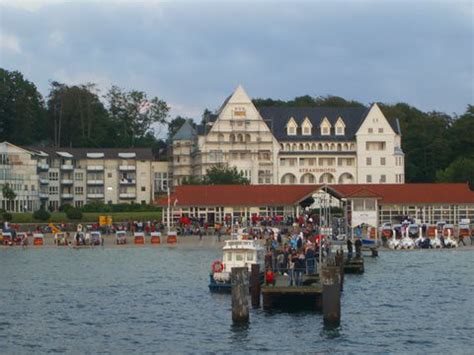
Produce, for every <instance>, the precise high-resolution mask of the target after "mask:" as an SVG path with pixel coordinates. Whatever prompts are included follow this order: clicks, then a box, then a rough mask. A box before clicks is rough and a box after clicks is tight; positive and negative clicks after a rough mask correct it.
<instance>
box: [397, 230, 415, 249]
mask: <svg viewBox="0 0 474 355" xmlns="http://www.w3.org/2000/svg"><path fill="white" fill-rule="evenodd" d="M414 248H415V241H414V240H413V239H412V238H410V236H409V232H408V228H406V232H405V237H403V238H402V239H401V240H400V249H414Z"/></svg>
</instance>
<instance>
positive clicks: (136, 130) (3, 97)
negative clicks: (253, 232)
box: [0, 68, 474, 188]
mask: <svg viewBox="0 0 474 355" xmlns="http://www.w3.org/2000/svg"><path fill="white" fill-rule="evenodd" d="M254 103H255V105H256V106H257V107H262V106H288V107H289V106H292V107H294V106H300V107H303V106H304V107H311V106H330V107H354V106H358V107H366V105H364V104H363V103H361V102H357V101H352V100H346V99H344V98H342V97H338V96H319V97H313V96H310V95H305V96H300V97H296V98H294V99H293V100H289V101H283V100H273V99H255V100H254ZM380 107H381V109H382V110H383V112H384V114H385V115H386V116H387V117H388V118H398V119H399V120H400V126H401V130H402V149H403V151H404V152H405V165H406V169H405V172H406V181H407V182H434V181H439V182H466V181H469V182H470V184H471V188H473V187H474V106H473V105H468V106H467V109H466V112H465V113H464V114H462V115H461V116H452V115H449V114H446V113H443V112H436V111H432V112H423V111H421V110H419V109H417V108H416V107H413V106H410V105H408V104H405V103H397V104H393V105H390V104H380ZM209 114H212V112H211V111H209V110H207V109H206V110H205V111H204V113H203V115H202V122H206V119H207V117H208V116H209ZM186 119H187V118H184V117H180V116H178V117H175V118H174V119H170V117H169V107H168V105H167V104H166V102H165V101H163V100H162V99H159V98H157V97H153V98H148V97H147V94H146V93H145V92H143V91H137V90H131V91H126V90H123V89H121V88H118V87H116V86H112V87H111V88H110V89H109V90H108V91H107V92H106V93H105V94H100V92H99V90H98V88H97V86H96V85H95V84H93V83H87V84H83V85H72V86H70V85H67V84H64V83H59V82H51V84H50V90H49V93H48V95H47V97H46V98H43V97H42V96H41V94H40V93H39V92H38V90H37V88H36V86H35V84H34V83H32V82H30V81H28V80H27V79H25V78H24V77H23V75H22V74H21V73H20V72H18V71H8V70H5V69H1V68H0V140H1V141H9V142H12V143H14V144H18V145H48V146H56V147H122V148H126V147H151V148H153V150H154V152H155V154H156V155H157V156H161V157H162V158H164V159H165V158H166V154H165V151H166V149H167V146H168V142H169V138H170V137H172V136H173V135H174V133H176V131H177V130H178V129H179V128H180V127H181V125H182V124H183V123H184V122H185V120H186ZM158 124H161V125H165V127H167V134H166V135H163V139H158V138H157V137H156V132H155V131H154V128H155V127H156V126H157V125H158Z"/></svg>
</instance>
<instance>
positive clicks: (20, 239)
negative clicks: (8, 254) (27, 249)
mask: <svg viewBox="0 0 474 355" xmlns="http://www.w3.org/2000/svg"><path fill="white" fill-rule="evenodd" d="M14 241H15V244H16V245H28V233H25V232H18V233H17V234H16V238H14Z"/></svg>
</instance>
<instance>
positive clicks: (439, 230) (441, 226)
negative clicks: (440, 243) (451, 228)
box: [436, 221, 446, 233]
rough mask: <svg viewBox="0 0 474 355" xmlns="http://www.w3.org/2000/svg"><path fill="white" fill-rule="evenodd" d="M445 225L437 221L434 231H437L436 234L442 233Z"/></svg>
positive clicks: (443, 222)
mask: <svg viewBox="0 0 474 355" xmlns="http://www.w3.org/2000/svg"><path fill="white" fill-rule="evenodd" d="M445 224H446V221H438V222H436V229H437V230H438V233H442V232H443V228H444V225H445Z"/></svg>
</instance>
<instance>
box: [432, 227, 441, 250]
mask: <svg viewBox="0 0 474 355" xmlns="http://www.w3.org/2000/svg"><path fill="white" fill-rule="evenodd" d="M434 233H435V237H434V238H433V239H431V242H430V245H431V247H432V248H433V249H439V248H441V247H442V244H441V239H439V237H438V229H435V232H434Z"/></svg>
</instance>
